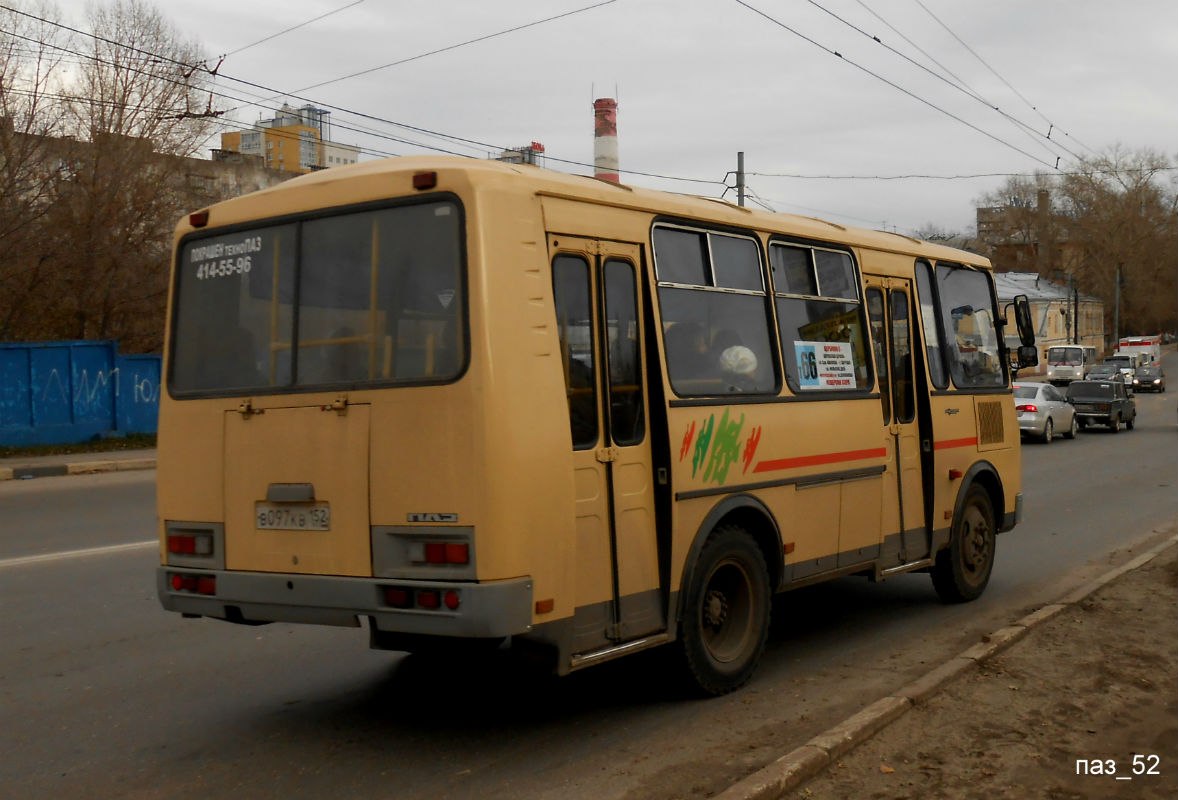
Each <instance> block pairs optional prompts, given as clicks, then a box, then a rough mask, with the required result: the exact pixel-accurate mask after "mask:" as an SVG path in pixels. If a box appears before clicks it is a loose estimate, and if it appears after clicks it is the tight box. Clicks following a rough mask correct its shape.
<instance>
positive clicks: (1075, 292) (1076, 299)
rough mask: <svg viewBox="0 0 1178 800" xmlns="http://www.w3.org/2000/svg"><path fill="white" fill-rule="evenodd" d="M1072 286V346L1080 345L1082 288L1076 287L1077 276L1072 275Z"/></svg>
mask: <svg viewBox="0 0 1178 800" xmlns="http://www.w3.org/2000/svg"><path fill="white" fill-rule="evenodd" d="M1068 277H1070V278H1071V284H1072V320H1073V322H1072V331H1073V336H1074V338H1073V339H1072V344H1079V343H1080V287H1079V286H1077V285H1076V276H1075V275H1070V276H1068Z"/></svg>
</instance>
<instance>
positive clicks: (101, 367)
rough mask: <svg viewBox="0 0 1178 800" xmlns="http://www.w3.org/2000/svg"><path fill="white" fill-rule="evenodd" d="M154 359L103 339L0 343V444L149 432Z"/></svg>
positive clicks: (156, 372)
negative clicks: (124, 351) (126, 351)
mask: <svg viewBox="0 0 1178 800" xmlns="http://www.w3.org/2000/svg"><path fill="white" fill-rule="evenodd" d="M159 392H160V357H159V356H121V355H119V353H118V345H117V344H116V343H115V342H109V341H74V342H28V343H25V342H22V343H13V344H0V445H18V446H23V445H34V444H67V443H72V442H84V441H87V440H89V439H95V438H98V437H103V436H121V435H126V434H129V433H155V430H156V417H157V415H158V413H159Z"/></svg>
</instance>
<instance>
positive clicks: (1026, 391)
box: [1014, 386, 1038, 400]
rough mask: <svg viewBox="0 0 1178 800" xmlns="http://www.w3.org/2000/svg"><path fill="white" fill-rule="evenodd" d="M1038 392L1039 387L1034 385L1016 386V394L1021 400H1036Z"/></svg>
mask: <svg viewBox="0 0 1178 800" xmlns="http://www.w3.org/2000/svg"><path fill="white" fill-rule="evenodd" d="M1036 394H1038V389H1036V388H1035V387H1034V386H1015V387H1014V396H1015V397H1017V398H1019V399H1020V400H1034V399H1035V395H1036Z"/></svg>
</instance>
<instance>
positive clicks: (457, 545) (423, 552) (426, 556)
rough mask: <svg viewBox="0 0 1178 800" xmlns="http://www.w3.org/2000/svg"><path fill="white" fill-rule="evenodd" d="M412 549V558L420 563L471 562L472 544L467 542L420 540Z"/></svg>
mask: <svg viewBox="0 0 1178 800" xmlns="http://www.w3.org/2000/svg"><path fill="white" fill-rule="evenodd" d="M418 545H419V546H418V547H416V548H413V550H412V556H411V558H412V560H414V561H416V562H418V563H420V564H460V565H461V564H469V563H470V545H469V544H467V543H466V542H420V543H418Z"/></svg>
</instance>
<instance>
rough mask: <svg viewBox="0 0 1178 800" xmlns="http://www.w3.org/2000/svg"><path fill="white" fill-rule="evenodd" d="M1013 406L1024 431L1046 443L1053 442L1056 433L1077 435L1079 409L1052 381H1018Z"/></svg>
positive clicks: (1070, 436) (1069, 437) (1071, 436)
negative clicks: (1077, 412) (1077, 409)
mask: <svg viewBox="0 0 1178 800" xmlns="http://www.w3.org/2000/svg"><path fill="white" fill-rule="evenodd" d="M1014 407H1015V410H1016V411H1017V412H1018V427H1019V431H1021V432H1022V433H1023V435H1025V436H1034V437H1035V438H1036V439H1039V440H1041V441H1042V442H1044V443H1045V444H1050V443H1051V440H1052V439H1054V438H1055V434H1056V433H1062V434H1063V435H1064V437H1065V438H1067V439H1075V438H1076V431H1078V430H1079V424H1078V423H1077V421H1076V409H1075V408H1074V407H1073V406H1072V405H1071V403H1069V402H1068V401H1067V398H1066V397H1064V396H1063V395H1062V394H1061V393H1060V391H1059V390H1058V389H1056V388H1055V387H1054V386H1052V385H1051V384H1050V383H1025V382H1022V381H1019V382H1018V383H1015V384H1014Z"/></svg>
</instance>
